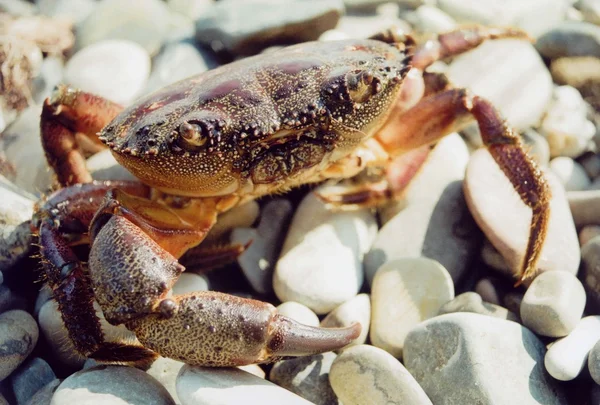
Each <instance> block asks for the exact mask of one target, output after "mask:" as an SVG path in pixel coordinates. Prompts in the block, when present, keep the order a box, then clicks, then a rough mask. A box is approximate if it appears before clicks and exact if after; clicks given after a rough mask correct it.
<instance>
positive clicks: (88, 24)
mask: <svg viewBox="0 0 600 405" xmlns="http://www.w3.org/2000/svg"><path fill="white" fill-rule="evenodd" d="M169 16H170V10H169V8H168V7H167V6H166V5H165V4H164V2H162V1H159V0H129V1H120V0H105V1H102V2H100V3H99V4H98V6H97V7H96V8H95V10H94V12H93V13H91V14H90V15H89V16H88V17H87V18H86V19H85V20H83V21H82V22H81V23H80V24H78V25H77V43H76V47H77V49H82V48H84V47H87V46H89V45H91V44H94V43H96V42H99V41H103V40H111V39H119V40H126V41H132V42H135V43H137V44H139V45H140V46H141V47H143V48H144V49H145V50H146V51H147V52H148V53H149V54H151V55H152V54H155V53H156V52H157V51H158V49H159V48H160V46H161V45H162V43H163V41H164V40H165V38H166V36H167V35H168V33H169Z"/></svg>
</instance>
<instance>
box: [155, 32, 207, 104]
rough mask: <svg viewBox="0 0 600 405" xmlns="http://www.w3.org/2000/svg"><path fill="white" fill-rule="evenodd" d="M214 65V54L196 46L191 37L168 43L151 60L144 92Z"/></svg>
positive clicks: (198, 72)
mask: <svg viewBox="0 0 600 405" xmlns="http://www.w3.org/2000/svg"><path fill="white" fill-rule="evenodd" d="M216 66H218V63H217V61H216V60H215V57H214V55H212V54H211V53H209V52H208V51H206V50H205V49H203V48H201V47H199V46H197V45H196V44H195V42H194V41H193V40H192V39H184V40H182V41H176V42H171V43H168V44H166V45H165V46H164V47H163V48H162V49H161V51H160V53H159V54H158V55H157V56H156V57H155V58H154V59H153V61H152V73H151V74H150V78H149V79H148V83H147V84H146V88H145V89H144V93H151V92H153V91H155V90H158V89H160V88H162V87H165V86H167V85H169V84H171V83H175V82H177V81H179V80H182V79H185V78H188V77H191V76H195V75H197V74H200V73H203V72H206V71H207V70H209V69H212V68H214V67H216Z"/></svg>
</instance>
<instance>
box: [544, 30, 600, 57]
mask: <svg viewBox="0 0 600 405" xmlns="http://www.w3.org/2000/svg"><path fill="white" fill-rule="evenodd" d="M535 47H536V48H537V50H538V51H539V52H540V53H541V54H542V56H544V57H546V58H548V59H556V58H560V57H563V56H595V57H597V58H598V57H600V27H598V26H597V25H594V24H590V23H586V22H580V21H565V22H563V23H562V24H560V25H558V26H556V27H554V28H553V29H551V30H549V31H548V32H546V33H545V34H544V35H542V36H541V37H539V38H538V39H537V41H536V43H535Z"/></svg>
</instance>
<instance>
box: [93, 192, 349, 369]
mask: <svg viewBox="0 0 600 405" xmlns="http://www.w3.org/2000/svg"><path fill="white" fill-rule="evenodd" d="M189 204H190V205H189V206H186V207H183V208H173V209H168V208H167V207H164V206H163V207H161V206H160V205H159V204H157V203H156V202H152V201H143V200H142V199H139V198H135V197H131V196H127V195H125V194H124V193H113V194H111V195H109V198H108V199H107V200H106V202H105V204H104V207H102V208H101V209H100V210H99V213H98V214H97V215H96V217H95V218H94V220H93V221H92V224H91V227H90V229H91V237H92V248H91V251H90V256H89V266H90V279H91V283H92V286H93V290H94V293H95V297H96V299H97V300H98V303H99V304H100V306H101V307H102V310H103V313H104V315H105V317H106V319H107V321H108V322H110V323H113V324H125V325H126V326H127V327H128V328H129V329H131V330H132V331H133V332H134V333H135V334H136V336H137V338H138V339H139V341H140V342H141V343H142V344H143V345H144V346H145V347H147V348H149V349H151V350H152V351H154V352H157V353H159V354H161V355H163V356H166V357H171V358H175V359H178V360H181V361H184V362H186V363H191V364H199V365H208V366H236V365H242V364H251V363H258V362H264V361H269V360H274V359H276V358H278V357H281V356H298V355H307V354H314V353H318V352H323V351H329V350H334V349H338V348H341V347H343V346H345V345H346V344H348V343H350V342H351V341H352V340H354V339H355V338H356V337H358V335H359V333H360V326H359V325H355V326H353V327H350V328H346V329H322V328H314V327H309V326H305V325H301V324H298V323H296V322H294V321H292V320H290V319H287V318H285V317H283V316H281V315H278V314H277V313H276V310H275V308H274V307H273V306H272V305H270V304H267V303H263V302H260V301H255V300H250V299H244V298H238V297H234V296H231V295H227V294H222V293H216V292H196V293H189V294H185V295H176V296H168V292H169V290H170V288H171V287H172V286H173V284H174V283H175V281H176V280H177V278H178V277H179V275H180V274H181V272H182V271H183V270H184V268H183V266H181V265H180V264H179V262H178V260H177V259H178V257H179V256H180V255H181V254H182V253H183V251H184V250H185V249H184V248H182V246H183V247H185V246H188V247H189V246H190V245H191V244H193V243H194V241H193V238H194V237H195V238H196V240H195V243H196V244H197V243H199V242H200V241H201V240H202V238H203V237H204V236H205V235H206V233H207V232H208V230H209V229H210V226H211V225H212V223H214V220H215V218H216V214H217V212H218V211H219V206H220V204H219V201H218V200H216V199H208V198H207V199H196V200H191V201H190V202H189ZM191 212H195V213H196V214H198V213H201V212H203V214H202V215H201V216H200V219H198V220H196V222H195V223H194V222H190V221H192V220H193V219H192V217H191V216H188V214H189V213H191ZM193 232H196V233H195V235H194V234H193Z"/></svg>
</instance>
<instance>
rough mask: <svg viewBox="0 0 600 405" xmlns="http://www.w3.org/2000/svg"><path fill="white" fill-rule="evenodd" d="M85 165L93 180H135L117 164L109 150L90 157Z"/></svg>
mask: <svg viewBox="0 0 600 405" xmlns="http://www.w3.org/2000/svg"><path fill="white" fill-rule="evenodd" d="M85 165H86V167H87V168H88V170H89V171H90V174H91V175H92V178H93V179H94V180H134V181H135V180H137V178H136V177H135V176H134V175H133V174H131V173H130V172H129V171H128V170H127V169H125V167H123V166H121V165H120V164H119V163H117V160H116V159H115V157H114V156H113V154H112V152H111V151H110V149H104V150H101V151H100V152H98V153H95V154H93V155H92V156H90V157H89V158H88V159H87V160H86V161H85Z"/></svg>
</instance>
